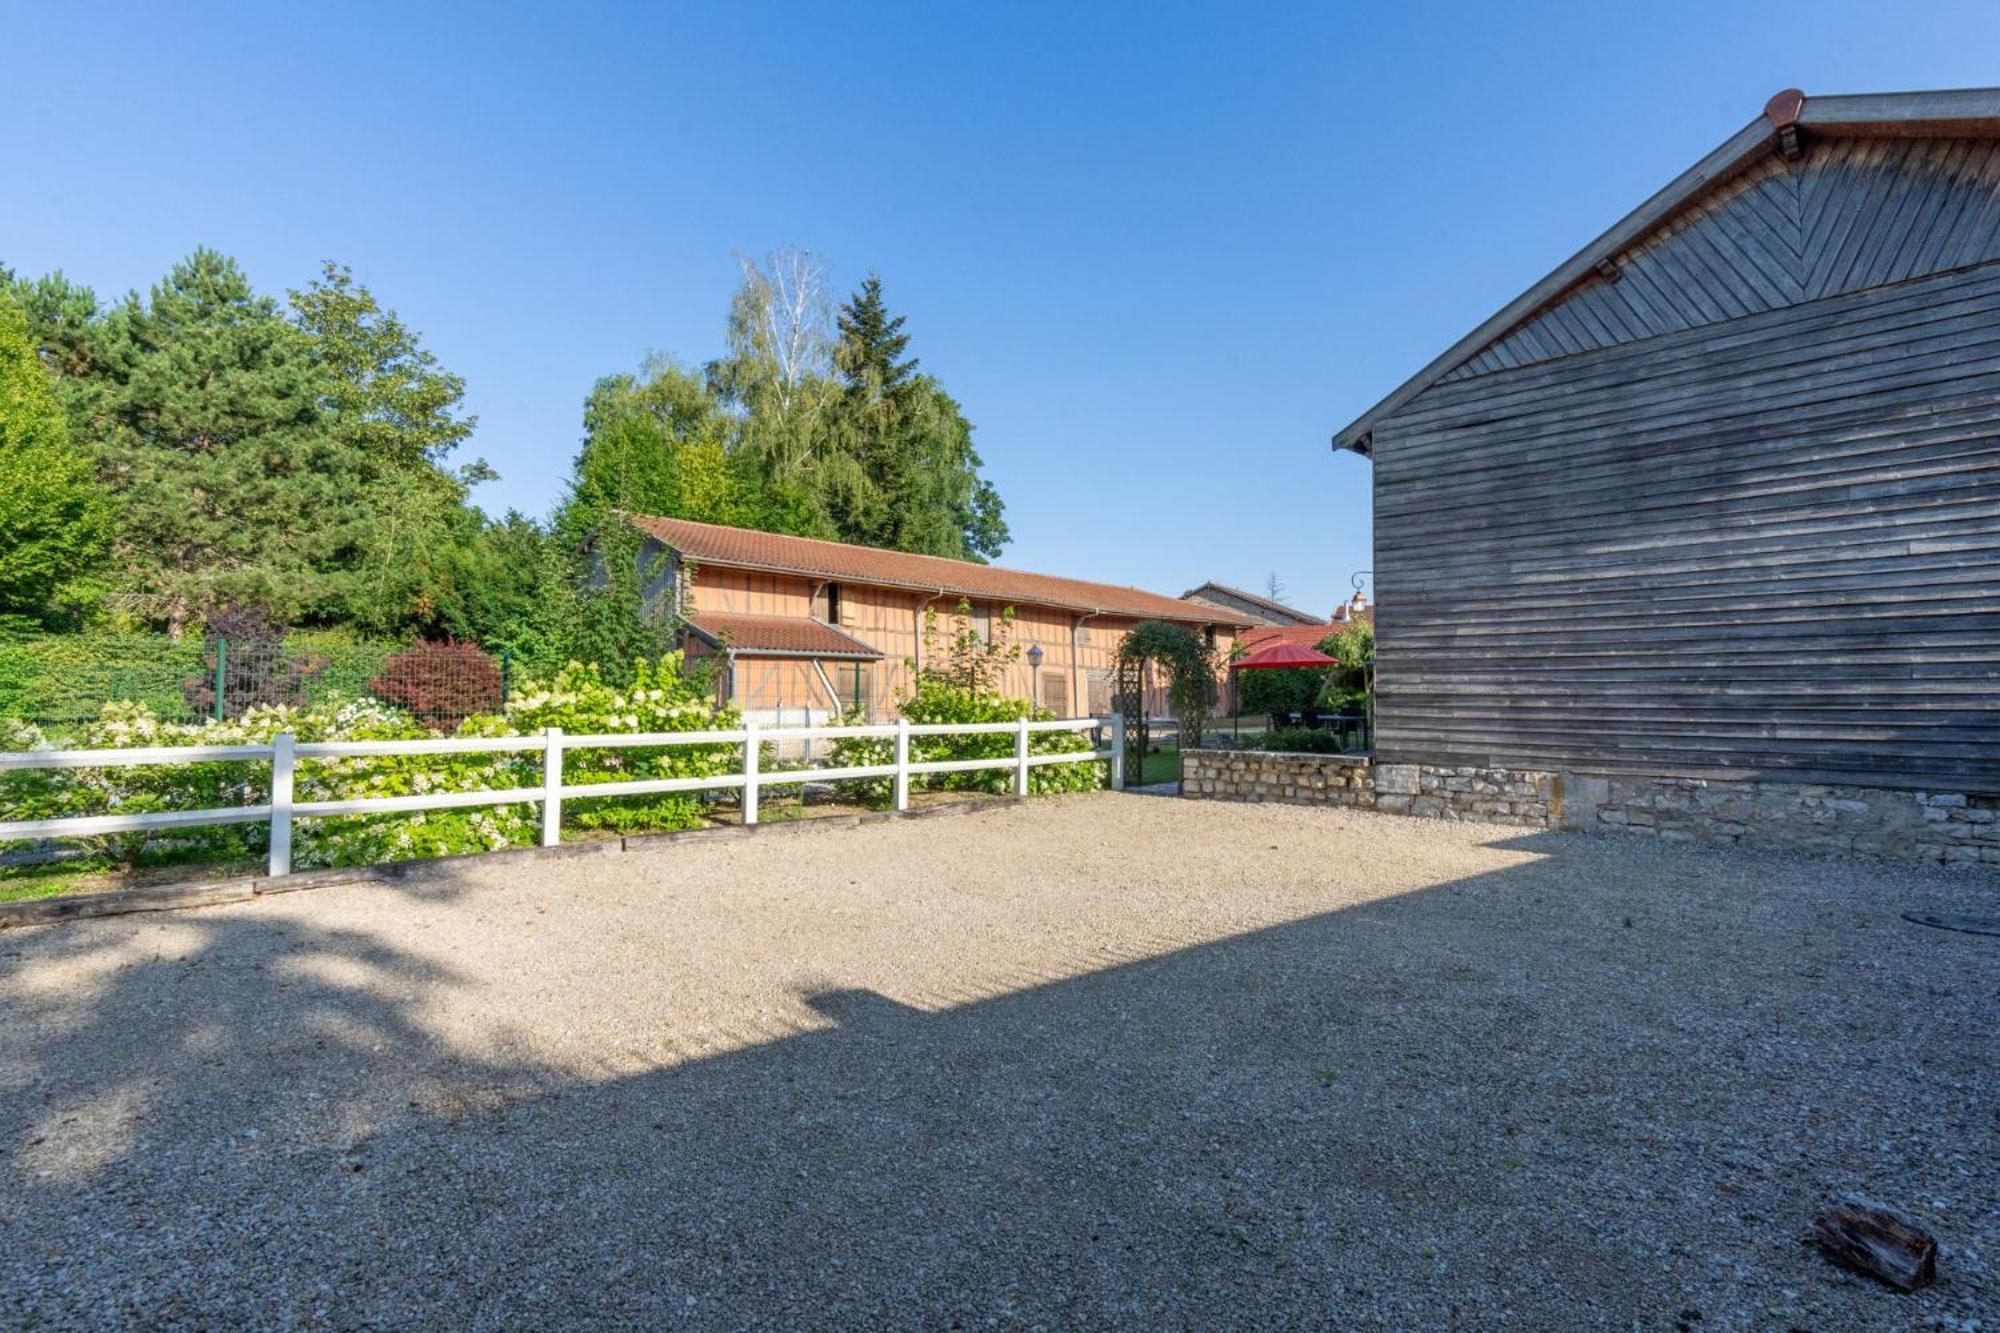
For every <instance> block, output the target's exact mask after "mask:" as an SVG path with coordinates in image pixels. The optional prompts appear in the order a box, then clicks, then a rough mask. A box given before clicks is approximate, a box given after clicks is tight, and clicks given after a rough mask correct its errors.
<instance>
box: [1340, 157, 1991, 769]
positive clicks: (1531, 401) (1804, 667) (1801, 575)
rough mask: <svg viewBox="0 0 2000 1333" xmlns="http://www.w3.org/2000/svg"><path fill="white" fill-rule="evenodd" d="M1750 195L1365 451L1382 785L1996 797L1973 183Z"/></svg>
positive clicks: (1984, 315)
mask: <svg viewBox="0 0 2000 1333" xmlns="http://www.w3.org/2000/svg"><path fill="white" fill-rule="evenodd" d="M1772 162H1773V163H1774V164H1775V165H1768V164H1767V165H1763V166H1758V167H1755V168H1753V169H1752V170H1751V171H1749V172H1748V173H1746V175H1745V176H1743V177H1742V178H1739V179H1738V180H1737V181H1735V182H1732V183H1731V184H1730V185H1728V186H1726V187H1724V188H1723V189H1722V190H1721V191H1720V192H1719V194H1718V196H1717V197H1716V198H1714V199H1711V200H1709V201H1707V202H1706V203H1704V204H1703V205H1701V206H1700V207H1697V208H1695V209H1693V210H1691V211H1690V212H1689V213H1686V214H1684V215H1682V216H1681V217H1680V218H1678V219H1676V220H1675V222H1674V223H1672V224H1671V225H1670V226H1669V227H1668V228H1667V229H1666V230H1665V231H1663V232H1661V233H1655V234H1652V235H1649V236H1648V237H1645V238H1642V239H1641V240H1639V241H1637V242H1635V244H1634V245H1633V246H1632V247H1631V249H1630V250H1629V251H1628V252H1627V258H1626V259H1625V261H1624V263H1625V265H1626V273H1625V277H1624V279H1623V280H1622V281H1620V282H1618V283H1616V284H1611V283H1604V282H1601V281H1594V282H1592V283H1590V284H1586V289H1584V290H1579V291H1578V292H1577V293H1576V294H1574V295H1572V296H1570V297H1569V298H1567V299H1566V300H1565V301H1564V302H1563V303H1562V304H1561V305H1559V306H1557V307H1554V308H1551V309H1549V310H1547V311H1545V312H1544V313H1543V314H1542V315H1540V316H1537V317H1536V318H1535V319H1534V320H1533V321H1531V322H1530V324H1529V325H1524V326H1522V327H1521V328H1520V329H1518V330H1517V331H1515V332H1514V333H1511V334H1509V335H1507V336H1506V337H1505V338H1503V339H1502V340H1500V342H1497V343H1495V344H1493V345H1492V346H1491V347H1489V348H1488V349H1487V350H1486V351H1484V352H1482V353H1480V355H1479V356H1478V357H1476V358H1475V360H1474V362H1473V363H1468V366H1473V365H1475V364H1476V366H1477V368H1476V369H1474V370H1471V371H1470V372H1469V373H1462V374H1461V373H1456V372H1455V373H1453V374H1451V375H1448V376H1446V377H1444V378H1443V379H1442V380H1440V381H1439V382H1437V383H1434V384H1432V385H1431V386H1430V387H1428V388H1427V389H1425V390H1423V391H1422V392H1421V393H1419V394H1418V395H1417V396H1415V397H1414V398H1412V399H1410V400H1409V401H1408V402H1406V403H1404V404H1402V405H1401V406H1400V407H1399V408H1397V409H1396V410H1394V411H1393V412H1391V413H1390V414H1389V415H1387V416H1385V417H1384V418H1382V419H1381V420H1379V421H1377V422H1375V423H1374V426H1373V431H1374V435H1373V457H1374V459H1375V468H1376V473H1375V488H1376V489H1375V497H1376V501H1375V503H1376V520H1375V524H1376V526H1375V532H1376V554H1375V576H1376V580H1377V584H1378V587H1379V590H1380V592H1379V605H1378V610H1377V617H1378V631H1379V635H1380V638H1379V646H1378V656H1377V677H1378V691H1379V693H1378V711H1377V753H1378V756H1379V758H1381V759H1382V760H1384V761H1388V762H1413V763H1433V764H1472V765H1480V766H1490V767H1502V768H1541V769H1567V770H1573V771H1626V772H1644V773H1652V774H1686V775H1694V776H1708V777H1720V778H1743V777H1760V778H1769V779H1773V780H1781V781H1801V782H1852V783H1856V784H1861V785H1874V786H1890V787H1918V788H1932V789H1937V788H1946V789H1949V790H1955V791H2000V262H1992V261H1993V260H1994V258H1995V244H1994V238H1995V235H1996V228H2000V156H1996V153H1995V151H1994V145H1993V144H1991V143H1988V142H1976V143H1974V142H1967V141H1962V140H1950V139H1897V140H1879V141H1855V142H1852V143H1846V142H1843V143H1838V144H1821V145H1818V146H1816V148H1815V150H1814V153H1813V155H1812V156H1811V157H1809V158H1808V159H1807V162H1806V163H1805V164H1804V167H1806V168H1810V169H1809V170H1802V169H1796V168H1794V166H1793V165H1792V164H1787V163H1784V162H1783V161H1782V160H1781V159H1776V158H1774V159H1772ZM1982 261H1983V262H1982ZM1968 264H1969V265H1970V266H1967V265H1968ZM1585 290H1588V291H1591V292H1595V293H1596V295H1594V296H1591V297H1590V299H1589V300H1588V301H1580V298H1581V297H1582V296H1583V295H1584V291H1585ZM1559 311H1560V312H1561V313H1560V314H1558V312H1559ZM1503 348H1505V349H1507V350H1505V351H1502V350H1500V349H1503ZM1489 353H1491V355H1489Z"/></svg>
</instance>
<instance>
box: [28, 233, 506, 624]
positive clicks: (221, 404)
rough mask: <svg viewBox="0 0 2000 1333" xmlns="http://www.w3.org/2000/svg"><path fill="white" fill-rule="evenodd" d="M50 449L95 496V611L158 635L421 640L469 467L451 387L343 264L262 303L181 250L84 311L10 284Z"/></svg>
mask: <svg viewBox="0 0 2000 1333" xmlns="http://www.w3.org/2000/svg"><path fill="white" fill-rule="evenodd" d="M7 286H8V287H9V289H10V290H11V292H12V293H13V296H14V299H15V300H16V301H18V302H19V303H20V304H21V306H22V307H23V308H24V309H25V310H26V312H27V317H28V323H29V327H30V331H31V336H32V338H33V340H34V343H35V346H36V350H37V351H38V352H39V353H40V357H41V361H42V364H43V367H44V368H45V369H46V371H47V372H48V375H49V376H50V377H52V380H53V383H54V386H55V389H56V393H57V396H58V398H59V399H60V401H61V402H62V404H63V406H64V407H65V409H66V411H67V416H68V418H69V422H70V427H71V435H72V437H73V439H74V440H75V441H76V444H77V446H78V448H79V450H80V451H81V452H82V453H83V454H85V455H86V457H87V458H88V459H89V460H90V462H91V463H92V464H93V465H94V467H95V469H96V472H97V475H98V477H99V479H100V480H101V482H102V484H103V486H104V487H105V489H106V490H107V491H108V492H109V493H110V495H111V498H112V500H113V501H114V503H115V504H116V507H117V513H118V519H119V522H118V537H117V546H116V551H115V555H116V560H115V562H114V563H115V567H116V569H117V571H118V573H117V576H116V579H115V581H114V584H113V586H112V589H111V592H112V596H111V598H110V601H111V604H112V605H113V606H114V607H116V608H117V609H119V610H120V611H122V612H123V613H124V614H125V615H126V617H127V618H128V620H130V621H134V622H137V623H141V624H151V625H159V626H164V627H165V628H167V629H169V630H171V631H173V632H176V633H177V632H179V631H180V630H181V629H182V628H183V627H185V626H187V625H189V624H190V623H192V622H194V621H195V620H197V619H199V618H200V617H201V616H203V615H205V614H207V613H208V612H209V611H211V610H213V609H215V608H217V607H219V606H223V605H227V604H241V605H254V606H257V607H260V608H262V609H263V610H265V611H266V612H268V613H269V614H270V615H271V616H273V617H274V618H275V619H278V620H282V621H285V622H287V623H306V624H315V623H316V624H346V625H353V626H356V627H358V628H361V629H363V630H367V631H370V632H398V631H405V630H410V629H426V628H430V627H431V626H432V625H433V624H434V623H435V621H436V619H437V611H436V591H437V588H436V585H437V584H438V582H439V581H440V579H441V578H442V574H443V568H444V565H445V562H446V560H447V558H448V554H449V552H450V551H451V550H452V549H453V547H454V545H455V543H456V542H457V541H458V540H459V539H460V538H461V537H462V536H463V535H464V534H467V533H471V532H475V531H476V530H477V528H478V520H477V517H476V515H473V514H472V513H471V512H470V511H469V510H468V509H467V508H466V504H465V500H466V493H467V488H468V487H469V486H470V484H471V483H473V482H474V481H477V480H479V479H481V478H483V477H486V476H490V475H491V473H490V472H489V471H487V470H486V469H485V467H484V465H483V464H479V463H475V464H472V465H471V466H469V467H467V468H464V469H461V470H459V471H456V472H453V471H448V470H447V469H446V468H445V467H444V465H443V464H444V460H445V457H446V456H447V455H448V454H449V453H450V452H451V450H452V449H453V448H455V447H456V446H457V445H458V444H459V443H461V442H462V441H463V440H464V439H465V438H466V436H467V435H468V434H469V433H470V431H471V429H472V425H473V422H472V419H471V418H470V417H467V416H464V415H463V414H462V413H461V412H460V411H459V406H460V403H461V402H462V400H463V397H464V391H465V386H464V382H463V381H462V380H460V379H459V378H458V377H457V376H455V375H451V374H449V373H447V372H446V371H444V370H443V369H442V368H441V367H439V365H438V364H437V361H436V358H435V357H434V356H433V355H432V354H431V353H430V352H428V351H427V350H425V349H424V348H423V347H422V345H421V344H420V343H419V341H418V339H417V337H416V335H415V334H414V333H413V332H412V331H411V330H410V329H409V328H408V327H407V326H405V325H404V324H403V323H402V322H401V321H400V320H399V319H398V318H397V317H396V315H395V313H394V312H393V311H390V310H386V309H384V308H383V307H382V306H381V305H380V304H379V303H378V302H377V301H376V299H375V297H374V296H373V294H372V293H370V292H369V291H368V289H367V288H366V287H363V286H361V285H359V284H357V283H355V282H354V280H353V277H352V275H351V274H349V273H348V272H347V270H345V269H343V268H340V267H338V266H337V265H331V264H330V265H328V266H327V267H326V268H325V270H324V271H323V273H322V275H321V276H320V278H319V279H318V280H317V281H315V282H313V283H312V284H310V285H309V286H308V287H306V288H305V289H304V290H302V291H296V292H293V293H291V295H290V303H289V305H280V304H279V303H278V302H277V301H276V300H274V299H273V298H271V297H269V296H265V295H261V294H259V293H258V292H256V291H255V290H254V289H253V288H252V286H251V284H250V281H249V279H248V278H247V277H246V276H245V275H244V274H243V272H242V270H241V269H240V268H238V267H237V265H236V264H235V263H234V261H232V260H230V259H228V258H227V257H225V256H223V255H220V254H218V253H216V252H214V251H212V250H198V251H196V252H195V253H194V254H193V255H191V256H189V257H188V259H186V260H185V261H183V262H182V263H180V264H178V265H176V266H175V267H174V269H173V270H172V271H171V272H170V273H169V274H168V275H167V276H166V278H165V279H163V280H162V281H161V282H160V283H158V284H156V285H155V286H154V287H153V288H152V290H151V291H150V292H149V293H147V294H146V295H145V296H141V295H140V294H138V293H136V292H135V293H132V294H130V295H128V296H126V297H125V298H124V299H123V300H121V301H119V302H117V303H115V304H114V305H112V306H111V307H110V308H109V309H108V310H106V309H101V308H100V306H99V304H98V302H97V299H96V297H95V296H94V295H93V294H92V293H91V292H90V290H89V289H88V288H85V287H80V286H77V285H75V284H73V283H71V282H69V281H68V280H67V279H65V278H64V277H63V276H62V275H61V274H60V273H57V274H51V275H49V276H47V277H44V278H42V279H39V280H37V281H34V282H28V281H24V280H10V281H9V282H8V284H7Z"/></svg>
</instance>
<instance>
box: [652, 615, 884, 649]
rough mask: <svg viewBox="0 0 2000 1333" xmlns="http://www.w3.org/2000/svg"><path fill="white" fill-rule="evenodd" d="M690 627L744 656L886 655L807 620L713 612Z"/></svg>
mask: <svg viewBox="0 0 2000 1333" xmlns="http://www.w3.org/2000/svg"><path fill="white" fill-rule="evenodd" d="M688 625H689V626H690V627H691V628H692V629H693V630H694V632H695V633H696V634H699V635H700V636H701V637H702V638H703V639H706V640H707V641H708V642H709V643H710V644H712V645H714V646H716V647H721V646H722V644H723V643H725V642H727V643H728V645H729V646H730V647H731V648H734V649H735V650H736V651H738V652H740V653H749V654H753V655H764V656H772V657H793V656H796V657H865V658H868V659H869V660H871V661H872V660H876V659H879V658H880V657H881V656H882V654H881V653H879V652H877V651H875V649H873V648H870V647H869V646H868V645H867V644H865V643H863V642H861V640H859V639H857V638H855V637H854V636H853V635H851V634H848V633H845V632H844V631H841V630H837V629H835V628H834V627H833V626H831V625H829V624H827V623H825V622H824V621H820V620H809V619H807V618H806V617H805V616H752V615H738V614H734V613H731V612H725V611H709V612H703V613H702V614H700V615H697V616H694V617H691V618H690V619H689V620H688Z"/></svg>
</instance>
